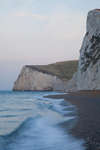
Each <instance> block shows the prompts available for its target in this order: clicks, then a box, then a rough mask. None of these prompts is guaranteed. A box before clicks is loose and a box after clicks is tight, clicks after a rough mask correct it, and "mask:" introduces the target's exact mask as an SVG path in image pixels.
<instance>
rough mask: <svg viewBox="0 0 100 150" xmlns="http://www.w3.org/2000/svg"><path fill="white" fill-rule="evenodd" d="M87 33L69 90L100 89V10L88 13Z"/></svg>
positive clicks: (68, 86)
mask: <svg viewBox="0 0 100 150" xmlns="http://www.w3.org/2000/svg"><path fill="white" fill-rule="evenodd" d="M86 28H87V29H86V35H85V37H84V39H83V43H82V47H81V50H80V58H79V64H78V70H77V73H75V74H74V76H73V78H72V79H71V80H70V81H69V83H68V85H67V90H93V89H100V10H99V9H95V10H92V11H90V12H89V13H88V16H87V27H86Z"/></svg>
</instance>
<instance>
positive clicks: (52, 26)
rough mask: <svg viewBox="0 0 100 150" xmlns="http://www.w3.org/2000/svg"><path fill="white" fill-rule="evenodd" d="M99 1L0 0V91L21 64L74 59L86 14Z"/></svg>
mask: <svg viewBox="0 0 100 150" xmlns="http://www.w3.org/2000/svg"><path fill="white" fill-rule="evenodd" d="M95 8H100V0H76V1H75V0H0V90H12V88H13V83H14V81H15V80H16V79H17V77H18V75H19V72H20V70H21V68H22V66H24V65H43V64H49V63H55V62H57V61H65V60H78V59H79V50H80V48H81V44H82V41H83V37H84V35H85V32H86V17H87V13H88V11H90V10H92V9H95Z"/></svg>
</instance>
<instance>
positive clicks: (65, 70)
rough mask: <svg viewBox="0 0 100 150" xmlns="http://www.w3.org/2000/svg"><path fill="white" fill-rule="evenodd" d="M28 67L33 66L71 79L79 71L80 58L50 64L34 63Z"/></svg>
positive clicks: (62, 77)
mask: <svg viewBox="0 0 100 150" xmlns="http://www.w3.org/2000/svg"><path fill="white" fill-rule="evenodd" d="M27 67H31V68H32V69H35V70H38V71H41V72H43V73H48V74H52V75H56V76H58V77H59V78H60V79H62V80H69V79H71V78H72V76H73V74H74V73H75V72H76V71H77V67H78V60H73V61H62V62H57V63H54V64H49V65H34V66H27Z"/></svg>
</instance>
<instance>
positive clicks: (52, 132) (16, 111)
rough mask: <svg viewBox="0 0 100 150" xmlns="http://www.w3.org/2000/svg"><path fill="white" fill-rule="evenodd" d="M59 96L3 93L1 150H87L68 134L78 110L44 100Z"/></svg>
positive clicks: (0, 99)
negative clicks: (48, 96)
mask: <svg viewBox="0 0 100 150" xmlns="http://www.w3.org/2000/svg"><path fill="white" fill-rule="evenodd" d="M60 94H62V93H59V92H35V91H34V92H25V91H23V92H17V91H0V150H84V149H85V148H84V147H83V146H82V145H83V143H84V141H83V140H79V139H76V138H75V137H74V136H73V135H70V133H69V130H70V129H71V128H72V126H73V125H74V124H75V122H76V121H77V119H78V114H77V108H76V107H75V106H73V105H71V104H70V103H69V102H67V101H65V100H64V99H50V98H47V97H44V96H47V95H60ZM63 94H65V93H63Z"/></svg>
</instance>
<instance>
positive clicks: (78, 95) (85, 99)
mask: <svg viewBox="0 0 100 150" xmlns="http://www.w3.org/2000/svg"><path fill="white" fill-rule="evenodd" d="M47 97H49V98H53V99H64V100H66V101H68V102H70V103H71V104H72V105H75V106H76V107H77V108H78V110H77V111H78V116H79V119H78V121H77V122H76V124H75V125H74V126H73V128H72V129H71V130H70V131H69V133H70V134H73V135H74V136H75V137H76V138H77V139H84V140H85V141H86V142H85V143H84V145H83V146H85V147H86V150H100V90H91V91H89V90H88V91H75V92H68V94H65V95H52V96H47Z"/></svg>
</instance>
